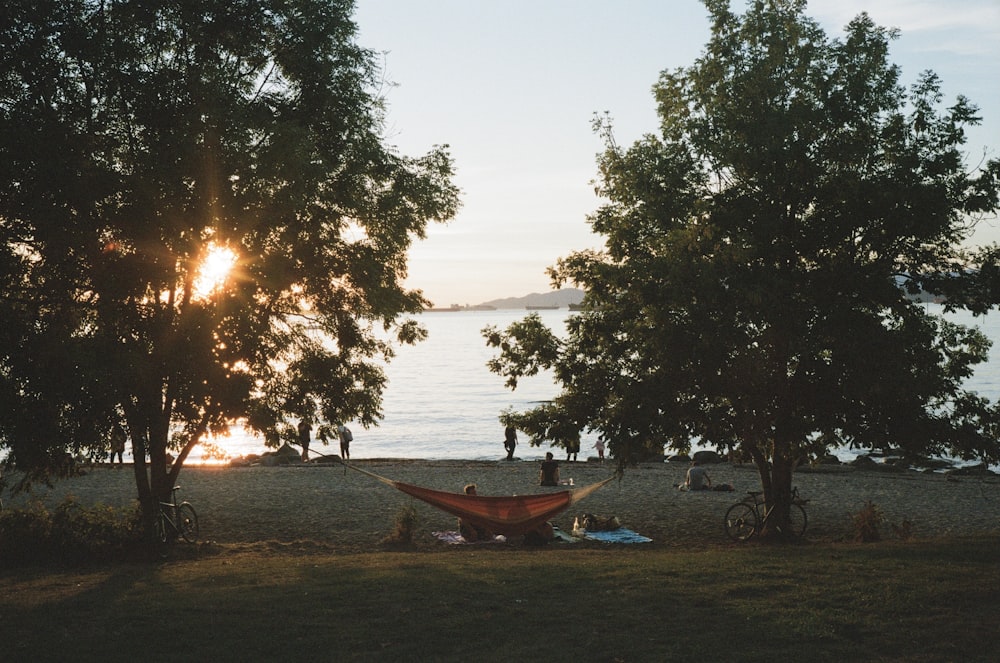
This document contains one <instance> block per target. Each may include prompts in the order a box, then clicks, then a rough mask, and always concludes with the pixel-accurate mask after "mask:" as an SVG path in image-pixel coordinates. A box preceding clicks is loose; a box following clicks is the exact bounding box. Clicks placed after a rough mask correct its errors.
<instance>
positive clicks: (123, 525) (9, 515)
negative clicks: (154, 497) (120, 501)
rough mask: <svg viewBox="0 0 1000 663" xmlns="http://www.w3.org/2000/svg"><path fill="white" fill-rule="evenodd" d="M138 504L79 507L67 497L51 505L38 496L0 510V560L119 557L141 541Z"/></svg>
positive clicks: (26, 561)
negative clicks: (130, 507) (19, 506)
mask: <svg viewBox="0 0 1000 663" xmlns="http://www.w3.org/2000/svg"><path fill="white" fill-rule="evenodd" d="M140 532H141V529H140V518H139V511H138V509H133V510H128V509H115V508H112V507H109V506H105V505H103V504H98V505H95V506H93V507H83V506H80V505H79V504H77V503H76V501H75V500H74V498H72V497H67V498H66V499H65V500H63V502H62V503H60V504H59V505H58V506H56V508H55V509H54V510H53V511H51V512H50V511H49V510H48V509H47V508H46V507H45V505H43V504H41V503H40V502H32V503H31V504H29V505H28V506H27V507H26V508H24V509H7V510H4V511H2V512H0V565H2V566H14V565H24V564H44V563H49V562H64V563H69V564H80V563H83V562H91V561H105V560H112V559H121V558H123V557H125V556H126V555H127V554H128V553H130V552H131V551H133V550H135V549H136V548H137V547H138V545H139V543H140V542H141V537H140Z"/></svg>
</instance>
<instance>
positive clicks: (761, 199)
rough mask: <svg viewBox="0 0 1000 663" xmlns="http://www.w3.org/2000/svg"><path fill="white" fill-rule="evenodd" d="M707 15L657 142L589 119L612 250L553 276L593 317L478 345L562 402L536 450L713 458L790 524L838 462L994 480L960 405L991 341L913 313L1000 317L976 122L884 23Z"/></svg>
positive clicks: (578, 257) (545, 414)
mask: <svg viewBox="0 0 1000 663" xmlns="http://www.w3.org/2000/svg"><path fill="white" fill-rule="evenodd" d="M705 5H706V7H707V8H708V10H709V13H710V19H711V24H712V32H711V37H710V40H709V42H708V44H707V45H706V47H705V49H704V52H703V53H702V55H701V57H699V58H698V59H697V60H696V61H695V62H694V63H693V64H692V65H691V66H689V67H686V68H680V69H677V70H673V71H664V72H663V73H662V74H661V76H660V78H659V81H658V82H657V83H656V85H655V86H654V90H653V91H654V95H655V100H656V102H657V107H658V114H659V118H660V126H659V132H658V133H657V134H649V135H646V136H645V137H643V138H642V139H641V140H639V141H637V142H636V143H635V144H633V145H631V146H629V147H627V148H622V147H620V146H618V145H617V144H616V143H615V141H614V133H613V127H612V123H611V121H610V119H609V118H607V117H605V116H597V117H596V118H595V129H596V130H597V131H598V132H599V134H600V135H601V136H602V137H603V140H604V143H605V150H604V152H603V153H602V155H601V156H600V157H599V161H598V166H599V172H600V177H599V182H598V186H599V189H598V193H599V194H600V195H601V196H603V198H604V199H605V200H606V201H607V202H606V204H603V206H601V207H600V208H599V209H598V210H597V211H596V213H594V214H593V215H592V216H591V217H590V219H589V220H590V223H591V225H592V227H593V229H594V230H595V231H596V232H597V233H599V234H601V235H602V236H603V237H604V238H605V241H606V249H605V250H604V251H601V252H595V251H587V252H580V253H576V254H573V255H570V256H568V257H565V258H563V259H561V260H559V261H558V263H557V264H556V265H555V266H554V267H553V268H551V270H550V272H551V275H552V277H553V281H554V283H555V284H556V285H562V284H564V283H566V282H572V283H574V284H577V285H580V286H581V287H583V288H584V289H585V290H586V298H585V300H584V303H585V305H586V306H587V307H588V309H589V310H587V311H585V312H583V313H582V314H580V315H576V316H573V317H571V318H570V319H569V322H568V323H567V333H566V335H565V337H557V336H556V335H554V334H553V333H552V332H551V330H548V329H546V328H545V327H544V326H543V325H542V324H541V322H540V320H539V319H538V318H537V317H534V318H532V317H529V318H528V319H526V320H524V321H522V322H520V323H517V324H515V325H512V326H511V327H509V328H507V329H506V330H498V329H492V328H491V329H487V330H484V334H485V336H486V338H487V341H488V343H489V344H490V345H492V346H494V347H497V348H499V349H500V354H499V355H498V356H497V357H496V358H495V359H494V360H493V361H492V362H491V368H492V370H494V371H495V372H497V373H499V374H502V375H504V376H506V378H507V383H508V385H509V386H511V387H516V384H517V380H518V379H519V378H520V377H522V376H524V375H528V374H531V373H532V372H535V371H538V370H540V369H551V370H552V371H553V372H554V375H555V377H556V380H557V381H558V383H559V384H561V387H562V390H561V393H560V394H559V396H558V397H557V398H556V399H555V400H554V401H553V402H552V403H549V404H545V405H543V406H542V407H539V408H536V409H535V410H531V411H528V412H524V413H521V414H520V416H519V421H518V424H519V427H521V428H522V429H524V430H525V431H527V432H528V433H529V434H531V435H532V436H533V438H534V441H536V442H538V441H540V440H542V439H553V438H552V436H551V432H552V431H553V430H559V429H560V428H562V427H565V426H567V425H572V426H575V427H577V428H578V429H590V430H592V431H597V432H599V433H600V434H601V435H602V436H604V437H605V438H606V439H607V440H608V443H609V446H610V448H611V450H612V451H613V452H614V453H615V455H616V456H617V457H618V458H619V460H627V459H628V458H630V457H634V456H636V455H639V454H641V453H642V452H643V451H645V450H653V451H661V452H662V450H663V446H664V445H669V446H670V447H672V448H674V449H678V450H687V449H689V448H690V445H691V442H692V440H698V441H700V443H702V444H708V445H715V446H716V447H718V448H720V449H722V450H724V451H731V452H733V453H734V454H735V455H736V456H737V457H742V458H745V459H748V460H752V461H753V462H754V463H756V465H757V467H758V468H759V470H760V475H761V480H762V483H763V487H764V489H765V491H766V493H767V498H768V500H769V501H771V502H774V503H787V501H788V500H789V498H790V491H791V487H792V485H791V482H792V471H793V469H794V467H795V465H796V464H797V463H799V462H802V461H803V460H807V459H810V458H816V457H817V456H819V455H822V454H824V453H825V452H826V451H827V450H828V449H830V448H831V447H836V446H840V445H850V446H853V447H858V448H867V449H882V450H890V449H893V450H899V449H902V450H904V451H906V452H907V453H913V454H927V453H951V454H957V455H958V456H961V457H963V458H982V459H986V460H989V461H991V462H997V461H998V460H1000V448H998V443H997V439H998V432H1000V431H998V429H997V421H998V419H997V414H998V412H997V406H996V404H991V403H989V402H987V401H986V400H985V399H983V398H981V397H980V396H978V395H977V394H974V393H970V392H968V391H966V390H964V389H963V386H962V384H963V381H964V380H965V378H967V377H969V375H970V374H971V371H972V370H973V367H974V366H975V364H977V363H979V362H982V361H983V360H985V358H986V356H987V351H988V347H989V345H988V341H987V340H986V339H985V337H984V336H983V335H982V334H981V333H980V332H979V331H978V330H976V329H971V328H965V327H962V326H959V325H956V324H952V323H950V322H948V321H946V320H944V319H942V318H941V317H937V316H935V315H932V314H931V312H930V311H929V310H927V308H926V307H925V306H922V305H920V304H919V303H917V302H916V301H915V300H914V298H913V297H912V295H914V294H916V293H918V292H924V293H930V294H932V295H937V296H941V297H946V298H947V305H948V306H950V307H963V308H969V309H971V310H972V311H974V312H977V313H981V312H984V311H986V310H988V309H989V308H990V307H991V306H992V305H993V304H995V303H996V302H997V301H998V300H997V295H998V289H997V284H998V281H997V275H998V271H997V255H998V250H997V248H996V247H984V248H981V249H975V250H966V249H963V248H962V247H963V242H965V241H966V240H968V239H969V238H970V237H971V235H972V232H973V230H974V228H975V225H976V221H977V220H978V219H980V218H982V216H983V215H987V214H990V213H993V212H995V210H996V209H997V206H998V200H997V187H998V179H1000V164H998V162H997V161H995V160H994V161H989V162H985V163H982V162H976V161H975V160H973V161H971V162H970V161H968V156H969V155H967V154H965V153H964V152H963V151H962V146H963V144H964V141H965V135H964V128H965V127H967V126H969V125H971V124H975V123H977V122H978V121H979V117H978V114H977V113H978V111H977V108H976V107H975V106H974V105H973V104H972V103H971V102H970V101H969V100H967V99H965V98H964V97H959V98H958V99H956V100H955V101H954V102H952V103H950V105H945V102H944V100H943V99H942V94H941V91H940V81H939V79H938V77H937V76H936V75H935V74H933V73H932V72H924V73H921V74H920V75H919V76H918V77H917V80H916V82H915V83H914V84H913V85H911V86H910V87H909V88H904V87H903V85H902V84H901V82H900V80H901V72H900V70H899V68H898V67H896V66H895V65H893V64H891V63H890V61H889V45H890V42H891V40H892V39H893V37H894V36H895V33H894V31H892V30H887V29H884V28H881V27H879V26H877V25H875V24H874V23H873V21H872V20H871V18H870V17H869V16H868V15H867V14H861V15H860V16H858V17H857V18H855V19H854V20H853V21H851V22H850V24H849V25H847V26H846V28H845V33H844V36H843V37H841V38H833V39H831V38H828V37H827V36H826V34H825V33H824V31H823V30H822V29H821V28H820V27H819V26H818V25H817V24H816V23H815V22H814V21H813V20H811V19H810V18H808V17H807V16H806V15H805V2H804V0H768V1H763V0H761V1H756V2H752V3H750V5H749V6H748V8H747V10H746V12H745V13H744V14H736V13H734V12H732V11H731V10H730V7H729V3H728V1H727V0H706V2H705Z"/></svg>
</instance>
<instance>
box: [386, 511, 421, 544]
mask: <svg viewBox="0 0 1000 663" xmlns="http://www.w3.org/2000/svg"><path fill="white" fill-rule="evenodd" d="M416 530H417V510H416V508H414V506H413V505H412V504H407V505H406V506H404V507H402V508H400V510H399V512H398V513H397V514H396V522H395V525H394V526H393V529H392V532H391V533H390V534H389V536H387V537H385V538H384V539H382V543H385V544H389V545H406V544H410V543H413V533H414V532H416Z"/></svg>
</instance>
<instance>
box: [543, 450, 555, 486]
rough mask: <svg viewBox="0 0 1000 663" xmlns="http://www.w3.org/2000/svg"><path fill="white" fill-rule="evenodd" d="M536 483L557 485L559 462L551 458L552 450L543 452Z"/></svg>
mask: <svg viewBox="0 0 1000 663" xmlns="http://www.w3.org/2000/svg"><path fill="white" fill-rule="evenodd" d="M538 483H539V484H540V485H542V486H558V485H559V462H558V461H556V460H555V459H553V458H552V452H551V451H547V452H545V460H543V461H542V468H541V470H539V472H538Z"/></svg>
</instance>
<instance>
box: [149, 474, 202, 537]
mask: <svg viewBox="0 0 1000 663" xmlns="http://www.w3.org/2000/svg"><path fill="white" fill-rule="evenodd" d="M180 488H181V487H180V486H174V487H173V489H172V490H171V491H170V501H169V502H160V513H159V516H158V517H157V518H156V536H157V538H159V540H160V542H162V543H166V542H167V541H172V540H175V539H177V537H178V536H179V537H181V538H183V539H184V540H185V541H187V542H188V543H194V542H195V541H197V540H198V515H197V514H196V513H195V512H194V507H193V506H191V505H190V504H189V503H187V502H181V503H180V504H178V503H177V491H178V490H180Z"/></svg>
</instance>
